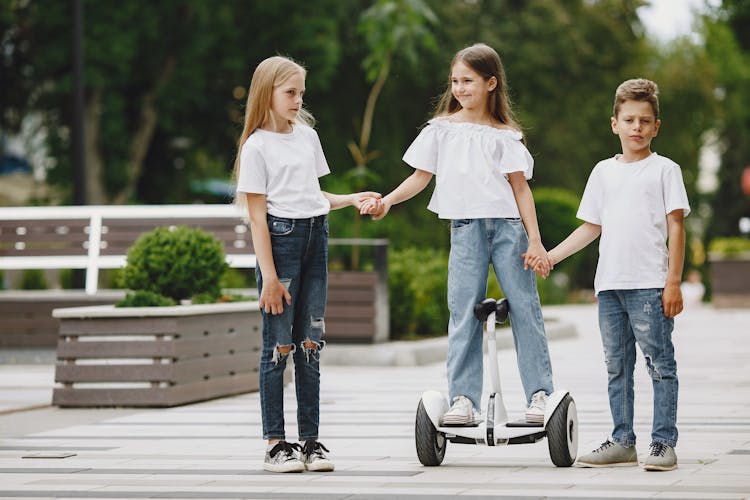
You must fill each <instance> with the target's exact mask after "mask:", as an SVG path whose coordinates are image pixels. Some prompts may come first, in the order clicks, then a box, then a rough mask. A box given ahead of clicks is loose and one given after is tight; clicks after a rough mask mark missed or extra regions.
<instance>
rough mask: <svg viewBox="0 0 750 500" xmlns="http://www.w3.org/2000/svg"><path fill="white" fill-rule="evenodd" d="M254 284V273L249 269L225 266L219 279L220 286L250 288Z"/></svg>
mask: <svg viewBox="0 0 750 500" xmlns="http://www.w3.org/2000/svg"><path fill="white" fill-rule="evenodd" d="M254 286H256V284H255V273H254V271H253V270H252V269H251V270H245V269H236V268H234V267H227V270H226V271H225V272H224V274H223V275H222V276H221V279H220V280H219V287H220V288H251V287H254Z"/></svg>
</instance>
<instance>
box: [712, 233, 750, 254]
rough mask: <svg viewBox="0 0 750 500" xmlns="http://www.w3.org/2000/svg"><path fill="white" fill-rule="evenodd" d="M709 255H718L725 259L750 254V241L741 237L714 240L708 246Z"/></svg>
mask: <svg viewBox="0 0 750 500" xmlns="http://www.w3.org/2000/svg"><path fill="white" fill-rule="evenodd" d="M708 251H709V253H717V254H720V255H722V256H724V257H736V256H738V255H740V254H742V253H745V252H750V239H747V238H742V237H739V236H734V237H727V238H714V239H713V240H711V243H709V245H708Z"/></svg>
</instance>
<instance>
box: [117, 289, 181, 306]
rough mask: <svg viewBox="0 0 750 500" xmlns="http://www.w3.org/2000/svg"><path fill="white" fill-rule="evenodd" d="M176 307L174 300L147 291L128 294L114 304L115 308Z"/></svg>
mask: <svg viewBox="0 0 750 500" xmlns="http://www.w3.org/2000/svg"><path fill="white" fill-rule="evenodd" d="M174 305H177V302H175V301H174V299H171V298H169V297H165V296H164V295H159V294H158V293H155V292H150V291H148V290H138V291H136V292H134V293H130V292H128V293H127V294H125V298H124V299H122V300H120V301H118V302H117V303H115V307H166V306H174Z"/></svg>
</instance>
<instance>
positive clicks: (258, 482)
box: [0, 305, 750, 499]
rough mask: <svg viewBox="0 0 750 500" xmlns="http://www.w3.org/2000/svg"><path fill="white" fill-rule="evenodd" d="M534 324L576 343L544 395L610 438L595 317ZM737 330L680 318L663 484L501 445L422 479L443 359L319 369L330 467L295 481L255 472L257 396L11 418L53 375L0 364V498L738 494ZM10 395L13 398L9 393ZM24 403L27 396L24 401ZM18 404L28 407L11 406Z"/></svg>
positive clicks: (746, 460)
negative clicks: (555, 397) (675, 403)
mask: <svg viewBox="0 0 750 500" xmlns="http://www.w3.org/2000/svg"><path fill="white" fill-rule="evenodd" d="M545 317H548V318H552V317H557V318H560V319H561V320H564V321H570V322H574V323H575V325H576V327H577V330H578V335H577V336H575V337H571V336H563V337H562V338H559V339H553V340H552V342H551V346H550V349H551V355H552V362H553V368H554V370H555V381H556V384H557V386H558V387H559V388H560V387H565V388H568V389H569V390H571V392H572V394H573V396H574V398H575V400H576V403H577V406H578V414H579V423H580V431H581V433H580V438H579V447H580V448H579V452H580V453H583V452H586V451H589V450H590V449H591V448H593V447H595V446H596V445H598V444H599V443H600V442H601V441H602V440H603V439H604V438H605V437H606V435H607V433H608V432H609V431H610V416H609V410H608V406H607V396H606V372H605V368H604V363H603V361H602V354H601V347H600V341H599V336H598V330H597V326H596V309H595V306H591V305H585V306H564V307H547V308H545ZM749 333H750V310H724V311H716V310H714V309H712V308H710V307H707V308H702V309H696V310H692V311H686V312H685V313H684V314H683V315H681V316H680V317H679V318H678V322H677V332H676V334H675V342H676V347H677V359H678V369H679V374H680V385H681V393H680V406H679V417H678V424H679V427H680V432H681V435H680V443H679V446H678V448H677V453H678V456H679V459H680V467H679V468H678V469H677V470H675V471H672V472H664V473H656V472H645V471H643V470H642V469H641V468H640V467H639V468H634V467H628V468H614V469H583V468H575V467H574V468H567V469H562V468H556V467H554V466H553V465H552V463H551V461H550V459H549V455H548V451H547V443H546V440H545V441H542V442H540V443H536V444H533V445H519V446H509V447H498V448H486V447H480V446H468V445H457V444H450V443H449V445H448V451H447V454H446V458H445V461H444V462H443V465H441V466H440V467H433V468H426V467H423V466H421V465H420V464H419V461H418V460H417V458H416V454H415V451H414V438H413V429H414V412H415V409H416V406H417V402H418V400H419V395H420V393H421V391H423V390H425V389H428V388H437V389H441V390H444V389H445V385H446V384H445V368H444V364H443V362H440V361H436V362H429V363H428V364H424V365H422V366H365V365H368V364H371V363H365V362H364V361H363V362H362V363H360V364H359V366H340V365H337V364H331V363H329V364H326V365H324V367H323V375H322V404H321V412H322V416H321V421H322V426H321V440H322V442H323V443H324V444H325V445H326V446H327V447H328V448H329V449H331V451H332V453H331V457H332V458H333V460H334V461H335V463H336V471H335V472H333V473H303V474H294V475H289V474H287V475H278V474H271V473H265V472H263V471H262V456H263V448H264V443H263V441H262V440H261V439H260V438H259V436H260V433H261V430H260V412H259V402H258V396H257V394H246V395H242V396H238V397H232V398H224V399H219V400H214V401H209V402H205V403H201V404H194V405H188V406H183V407H177V408H170V409H158V410H156V409H152V410H143V409H106V410H94V409H89V410H74V409H65V410H62V409H57V408H51V407H45V408H39V409H35V410H28V411H20V412H19V411H13V408H14V407H15V408H18V406H19V405H20V404H23V405H29V403H30V402H32V401H33V400H37V401H40V402H41V404H44V402H45V401H49V399H46V398H47V396H48V395H49V393H50V392H49V389H50V386H51V383H52V378H53V377H52V367H50V366H49V365H5V366H2V367H0V497H2V498H12V497H18V498H31V497H34V498H60V497H65V498H135V499H142V498H152V497H153V498H173V499H176V498H193V499H195V498H198V499H204V498H205V499H217V498H227V499H239V498H269V499H275V498H285V499H315V498H330V499H345V498H352V499H368V498H371V499H395V498H408V499H428V498H430V499H432V498H436V499H447V498H451V499H452V498H455V497H456V496H469V497H471V498H474V499H477V498H603V497H608V498H672V499H678V498H679V499H684V498H710V499H719V498H721V499H727V498H731V499H738V498H750V369H749V368H748V364H750V342H748V338H747V335H748V334H749ZM383 349H388V347H383V346H381V347H377V346H369V351H368V350H367V349H365V350H361V351H359V352H354V353H352V352H350V353H347V354H348V356H355V357H356V356H368V354H367V353H368V352H369V353H370V357H373V358H375V357H383V356H384V355H383V354H382V350H383ZM331 352H332V353H333V350H332V351H331ZM385 357H386V358H387V357H388V356H385ZM498 357H499V360H500V366H501V377H502V380H503V384H504V396H505V400H506V405H507V406H508V410H509V412H510V413H511V417H515V416H520V414H521V411H522V407H523V395H522V391H521V387H520V381H519V378H518V374H517V369H516V366H515V358H514V353H513V351H512V350H510V349H503V350H501V351H500V352H499V354H498ZM391 364H395V365H399V363H391ZM19 384H20V385H23V387H24V388H23V391H18V390H16V389H15V386H17V385H19ZM289 389H291V388H289ZM636 390H637V394H636V432H637V434H638V436H639V443H638V449H639V452H640V456H641V458H643V455H644V454H645V453H646V451H647V446H648V442H649V430H650V421H651V402H650V398H651V384H650V379H648V377H647V375H646V370H645V367H644V365H643V360H642V359H639V361H638V366H637V377H636ZM35 391H38V392H36V394H37V395H38V397H37V396H35V397H34V398H31V397H30V395H31V394H33V393H34V392H35ZM20 393H24V394H26V397H24V398H21V400H19V401H16V402H15V403H13V402H12V401H10V396H11V395H12V394H20ZM292 394H293V391H291V390H288V395H289V397H287V399H286V404H287V414H286V416H287V422H288V424H287V430H288V435H289V437H290V438H292V437H294V436H296V428H295V425H294V418H295V417H294V407H295V403H294V398H293V397H292ZM43 395H44V397H42V396H43ZM32 406H33V405H32ZM4 407H5V410H6V411H5V413H3V408H4ZM68 454H70V455H71V456H67V457H66V455H68ZM54 456H57V457H59V458H51V457H54ZM45 457H50V458H45Z"/></svg>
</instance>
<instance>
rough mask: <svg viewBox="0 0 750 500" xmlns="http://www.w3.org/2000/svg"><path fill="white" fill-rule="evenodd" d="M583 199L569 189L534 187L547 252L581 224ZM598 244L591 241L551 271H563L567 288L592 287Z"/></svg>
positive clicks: (540, 227)
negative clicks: (580, 206) (567, 281)
mask: <svg viewBox="0 0 750 500" xmlns="http://www.w3.org/2000/svg"><path fill="white" fill-rule="evenodd" d="M580 201H581V200H580V198H578V196H577V195H576V194H575V193H573V192H572V191H568V190H566V189H562V188H537V189H534V204H535V206H536V215H537V220H538V222H539V232H540V233H541V236H542V244H543V245H544V248H546V249H547V250H548V251H549V250H552V248H554V247H555V246H557V245H558V244H559V243H560V242H561V241H563V240H564V239H565V238H567V237H568V235H570V233H572V232H573V231H574V230H575V229H576V228H577V227H578V226H579V225H580V224H581V221H579V220H578V219H577V218H576V213H577V212H578V205H579V204H580ZM597 245H598V243H597V242H594V243H591V244H590V245H588V246H587V247H586V248H584V249H583V250H581V251H580V252H576V253H575V254H573V255H571V256H570V257H568V258H567V259H565V260H564V261H563V262H561V263H560V264H559V265H557V266H555V270H554V271H552V273H553V274H554V273H559V272H564V273H565V274H566V275H567V277H568V279H569V285H568V287H572V288H590V287H591V284H592V283H593V281H594V273H595V272H596V262H597V260H598V258H599V252H598V248H597ZM551 286H552V285H549V284H545V285H543V286H542V288H545V289H546V288H549V287H551ZM540 293H542V294H543V295H547V294H546V292H544V291H542V290H540ZM543 303H557V302H556V301H555V302H543Z"/></svg>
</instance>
